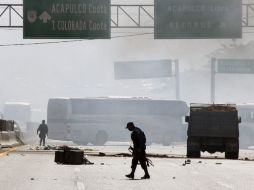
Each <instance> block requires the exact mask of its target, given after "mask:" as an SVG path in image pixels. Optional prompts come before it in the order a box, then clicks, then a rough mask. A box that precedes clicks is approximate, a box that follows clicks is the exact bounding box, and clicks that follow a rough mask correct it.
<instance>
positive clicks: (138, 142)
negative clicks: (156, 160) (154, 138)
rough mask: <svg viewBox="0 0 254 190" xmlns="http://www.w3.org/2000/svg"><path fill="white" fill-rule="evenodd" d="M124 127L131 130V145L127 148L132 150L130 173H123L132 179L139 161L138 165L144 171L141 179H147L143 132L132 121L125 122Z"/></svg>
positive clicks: (148, 176)
mask: <svg viewBox="0 0 254 190" xmlns="http://www.w3.org/2000/svg"><path fill="white" fill-rule="evenodd" d="M126 128H127V129H128V130H129V131H132V133H131V140H132V141H133V147H130V148H129V149H131V150H132V156H133V158H132V164H131V169H132V170H131V173H130V174H128V175H125V176H126V177H128V178H131V179H134V173H135V170H136V167H137V165H138V162H140V165H141V167H142V169H143V170H144V172H145V175H144V176H143V177H141V179H149V178H150V175H149V173H148V170H147V165H146V163H147V158H146V151H145V150H146V136H145V133H144V132H143V131H142V130H141V129H140V128H138V127H136V126H135V125H134V123H133V122H129V123H127V126H126Z"/></svg>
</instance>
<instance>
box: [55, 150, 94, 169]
mask: <svg viewBox="0 0 254 190" xmlns="http://www.w3.org/2000/svg"><path fill="white" fill-rule="evenodd" d="M58 148H59V149H58V150H56V151H55V162H56V163H57V164H72V165H80V164H94V163H92V162H90V161H89V160H88V159H87V158H86V156H84V151H83V150H81V149H79V148H76V147H69V146H60V147H58Z"/></svg>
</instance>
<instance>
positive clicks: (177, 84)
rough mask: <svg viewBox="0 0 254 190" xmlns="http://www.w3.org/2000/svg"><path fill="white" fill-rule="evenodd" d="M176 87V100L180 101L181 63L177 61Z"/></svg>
mask: <svg viewBox="0 0 254 190" xmlns="http://www.w3.org/2000/svg"><path fill="white" fill-rule="evenodd" d="M174 62H175V87H176V100H180V82H179V62H178V59H176V60H175V61H174Z"/></svg>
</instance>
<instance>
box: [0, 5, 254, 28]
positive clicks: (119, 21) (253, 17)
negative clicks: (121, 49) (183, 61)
mask: <svg viewBox="0 0 254 190" xmlns="http://www.w3.org/2000/svg"><path fill="white" fill-rule="evenodd" d="M153 7H154V5H152V4H149V5H117V4H112V5H111V28H153V27H154V9H153ZM22 27H23V4H0V28H22ZM242 27H245V28H247V27H254V4H242Z"/></svg>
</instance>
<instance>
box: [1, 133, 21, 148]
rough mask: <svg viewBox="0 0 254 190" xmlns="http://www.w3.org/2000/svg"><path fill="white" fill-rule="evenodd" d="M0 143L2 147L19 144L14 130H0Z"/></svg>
mask: <svg viewBox="0 0 254 190" xmlns="http://www.w3.org/2000/svg"><path fill="white" fill-rule="evenodd" d="M0 144H1V145H2V147H13V146H16V145H19V143H18V141H17V139H16V134H15V132H14V131H2V132H0Z"/></svg>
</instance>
